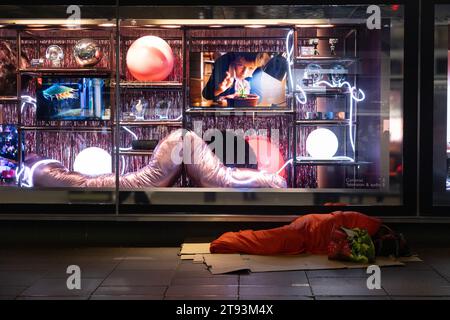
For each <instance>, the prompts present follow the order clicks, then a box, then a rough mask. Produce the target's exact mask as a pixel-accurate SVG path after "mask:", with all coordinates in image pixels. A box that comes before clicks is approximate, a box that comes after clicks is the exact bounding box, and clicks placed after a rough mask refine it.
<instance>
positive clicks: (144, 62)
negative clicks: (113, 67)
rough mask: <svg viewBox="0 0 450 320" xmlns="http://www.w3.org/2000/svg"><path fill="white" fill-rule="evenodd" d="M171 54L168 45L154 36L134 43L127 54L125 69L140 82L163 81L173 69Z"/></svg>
mask: <svg viewBox="0 0 450 320" xmlns="http://www.w3.org/2000/svg"><path fill="white" fill-rule="evenodd" d="M173 63H174V58H173V52H172V49H171V48H170V46H169V44H168V43H167V42H166V41H164V40H163V39H161V38H159V37H155V36H145V37H142V38H139V39H137V40H136V41H134V42H133V43H132V44H131V46H130V48H129V49H128V52H127V67H128V70H129V71H130V73H131V75H132V76H133V77H135V78H136V79H137V80H140V81H162V80H165V79H166V78H167V77H168V76H169V74H170V73H171V72H172V69H173Z"/></svg>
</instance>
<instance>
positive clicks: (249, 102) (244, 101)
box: [227, 93, 259, 108]
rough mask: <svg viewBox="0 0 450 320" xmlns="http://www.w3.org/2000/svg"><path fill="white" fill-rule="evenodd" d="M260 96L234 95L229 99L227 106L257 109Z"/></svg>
mask: <svg viewBox="0 0 450 320" xmlns="http://www.w3.org/2000/svg"><path fill="white" fill-rule="evenodd" d="M258 101H259V96H258V95H256V94H253V93H249V94H246V95H245V96H239V95H234V96H232V97H228V98H227V106H228V107H231V108H242V107H256V105H257V104H258Z"/></svg>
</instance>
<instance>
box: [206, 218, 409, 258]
mask: <svg viewBox="0 0 450 320" xmlns="http://www.w3.org/2000/svg"><path fill="white" fill-rule="evenodd" d="M210 252H211V253H245V254H257V255H278V254H300V253H311V254H328V257H329V258H331V259H339V260H349V261H355V262H363V263H366V262H371V261H373V260H374V258H375V255H379V256H388V255H394V256H406V255H410V253H409V249H408V247H407V246H406V242H405V241H404V238H403V236H402V235H401V234H396V233H395V232H393V231H392V230H391V229H390V228H388V227H387V226H385V225H383V224H382V222H381V220H380V219H377V218H373V217H369V216H366V215H364V214H362V213H359V212H354V211H334V212H332V213H329V214H308V215H304V216H301V217H299V218H297V219H295V220H294V221H292V222H291V223H290V224H288V225H285V226H282V227H278V228H274V229H268V230H258V231H253V230H243V231H239V232H226V233H224V234H223V235H221V236H220V237H219V238H218V239H216V240H214V241H213V242H211V245H210Z"/></svg>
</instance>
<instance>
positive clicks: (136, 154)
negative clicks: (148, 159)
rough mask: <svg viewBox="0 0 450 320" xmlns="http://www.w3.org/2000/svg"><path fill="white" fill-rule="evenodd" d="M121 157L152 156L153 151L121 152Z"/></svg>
mask: <svg viewBox="0 0 450 320" xmlns="http://www.w3.org/2000/svg"><path fill="white" fill-rule="evenodd" d="M119 155H120V156H152V155H153V150H126V151H119Z"/></svg>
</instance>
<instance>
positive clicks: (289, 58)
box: [286, 30, 307, 104]
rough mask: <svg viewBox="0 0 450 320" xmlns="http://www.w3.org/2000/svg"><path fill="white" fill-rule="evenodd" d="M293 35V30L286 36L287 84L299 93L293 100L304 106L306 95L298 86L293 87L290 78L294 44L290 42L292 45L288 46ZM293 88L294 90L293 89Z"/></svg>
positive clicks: (291, 78) (292, 81)
mask: <svg viewBox="0 0 450 320" xmlns="http://www.w3.org/2000/svg"><path fill="white" fill-rule="evenodd" d="M293 34H294V30H290V31H289V32H288V34H287V36H286V60H287V61H288V75H289V83H290V84H291V90H292V91H299V92H300V96H299V95H295V99H296V100H297V101H298V102H299V103H300V104H306V102H307V98H306V93H305V91H304V90H303V88H302V87H301V86H299V85H298V84H297V85H296V86H295V87H294V80H293V76H292V69H293V65H294V56H293V54H294V42H293V41H292V45H291V46H289V38H290V37H291V36H293ZM294 88H295V89H294Z"/></svg>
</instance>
